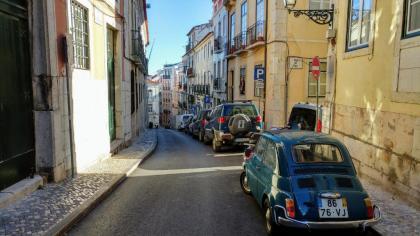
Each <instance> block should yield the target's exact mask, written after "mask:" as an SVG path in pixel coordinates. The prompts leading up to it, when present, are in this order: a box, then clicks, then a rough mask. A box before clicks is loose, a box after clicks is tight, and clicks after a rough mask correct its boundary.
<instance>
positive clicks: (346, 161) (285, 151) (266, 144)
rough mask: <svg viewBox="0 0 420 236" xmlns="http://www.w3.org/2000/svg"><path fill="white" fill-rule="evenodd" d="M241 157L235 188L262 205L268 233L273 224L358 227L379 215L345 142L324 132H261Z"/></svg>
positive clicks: (368, 224) (274, 227)
mask: <svg viewBox="0 0 420 236" xmlns="http://www.w3.org/2000/svg"><path fill="white" fill-rule="evenodd" d="M244 159H245V161H244V164H243V167H244V171H243V173H242V174H241V178H240V181H241V187H242V190H243V191H244V192H245V193H246V194H252V195H253V196H254V197H255V198H256V200H257V202H258V203H259V204H260V206H261V207H262V208H263V209H264V212H265V218H266V229H267V232H268V233H269V234H271V233H272V232H274V231H275V230H276V229H278V226H289V227H297V228H306V229H322V228H358V227H359V228H360V229H361V230H362V231H364V230H365V228H366V227H367V226H371V225H373V224H375V223H377V222H378V221H379V220H380V218H381V216H380V211H379V208H378V207H377V206H375V205H374V204H373V203H372V201H371V199H370V198H369V195H368V194H367V193H366V191H365V190H364V189H363V187H362V185H361V183H360V181H359V180H358V178H357V176H356V171H355V168H354V166H353V163H352V161H351V157H350V155H349V152H348V151H347V149H346V147H345V146H344V145H343V144H342V143H341V142H340V141H338V140H337V139H335V138H333V137H331V136H329V135H326V134H320V133H315V132H308V131H278V132H276V133H274V131H273V132H265V133H263V134H262V135H261V137H260V138H259V140H258V142H257V143H256V145H255V147H253V148H248V149H247V150H246V151H245V155H244Z"/></svg>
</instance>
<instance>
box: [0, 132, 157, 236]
mask: <svg viewBox="0 0 420 236" xmlns="http://www.w3.org/2000/svg"><path fill="white" fill-rule="evenodd" d="M156 142H157V138H156V132H155V130H147V131H146V132H144V133H143V135H141V136H140V137H139V138H137V139H136V140H135V142H134V143H133V145H131V146H130V147H129V148H127V149H125V150H123V151H121V152H120V153H119V154H117V155H115V156H113V157H111V158H108V159H106V160H104V161H101V162H99V163H97V164H95V165H93V166H92V167H90V168H88V169H87V170H85V171H83V173H80V174H79V175H78V176H77V177H76V178H74V179H70V180H66V181H64V182H61V183H58V184H48V185H46V186H45V187H44V188H42V189H39V190H37V191H35V192H34V193H32V194H31V195H29V196H27V197H26V198H24V199H22V200H21V201H19V202H17V203H16V204H14V205H11V206H9V207H7V208H4V209H0V236H3V235H42V234H44V233H45V232H46V231H47V230H48V229H49V228H51V227H52V226H54V224H56V223H57V222H60V221H61V220H63V219H64V218H65V217H66V216H67V215H69V214H70V213H71V212H73V211H75V209H76V208H77V207H79V206H80V205H81V204H83V202H85V201H87V200H88V199H89V198H91V197H92V196H93V195H94V194H95V193H96V192H97V191H99V190H100V189H101V188H104V187H106V186H107V184H109V183H110V182H111V181H112V180H113V179H114V178H120V177H121V175H123V174H125V173H126V172H127V171H128V170H129V169H131V168H132V167H133V165H134V164H135V163H136V162H138V160H139V159H142V158H144V157H145V155H146V154H147V153H148V152H149V151H150V149H151V148H152V147H153V145H154V144H155V143H156Z"/></svg>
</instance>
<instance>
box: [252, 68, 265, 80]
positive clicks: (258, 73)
mask: <svg viewBox="0 0 420 236" xmlns="http://www.w3.org/2000/svg"><path fill="white" fill-rule="evenodd" d="M254 80H265V68H264V67H255V70H254Z"/></svg>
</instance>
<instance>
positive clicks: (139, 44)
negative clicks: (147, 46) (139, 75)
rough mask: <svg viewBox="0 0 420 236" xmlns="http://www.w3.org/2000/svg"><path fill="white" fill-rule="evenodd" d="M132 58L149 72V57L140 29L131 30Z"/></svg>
mask: <svg viewBox="0 0 420 236" xmlns="http://www.w3.org/2000/svg"><path fill="white" fill-rule="evenodd" d="M131 37H132V38H131V59H132V60H133V61H134V63H136V64H137V65H139V66H140V68H141V70H142V71H144V72H145V73H147V59H146V56H145V55H144V45H143V39H142V37H141V32H140V30H131Z"/></svg>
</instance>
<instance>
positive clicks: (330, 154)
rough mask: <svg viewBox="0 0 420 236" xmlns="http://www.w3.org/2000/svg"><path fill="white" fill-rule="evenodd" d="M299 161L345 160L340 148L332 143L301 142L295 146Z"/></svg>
mask: <svg viewBox="0 0 420 236" xmlns="http://www.w3.org/2000/svg"><path fill="white" fill-rule="evenodd" d="M293 159H294V160H295V162H297V163H319V162H336V163H338V162H343V157H342V156H341V152H340V149H339V148H338V147H337V146H335V145H331V144H316V143H314V144H301V145H295V146H294V147H293Z"/></svg>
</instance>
